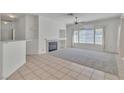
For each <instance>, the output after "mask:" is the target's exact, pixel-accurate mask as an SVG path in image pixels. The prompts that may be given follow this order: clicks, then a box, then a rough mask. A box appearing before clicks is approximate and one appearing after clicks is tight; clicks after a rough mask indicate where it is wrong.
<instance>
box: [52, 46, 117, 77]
mask: <svg viewBox="0 0 124 93" xmlns="http://www.w3.org/2000/svg"><path fill="white" fill-rule="evenodd" d="M50 55H53V56H55V57H59V58H62V59H65V60H68V61H71V62H74V63H77V64H81V65H85V66H88V67H91V68H95V69H97V70H101V71H104V72H107V73H111V74H114V75H118V70H117V64H116V58H115V56H116V54H110V53H105V52H96V51H92V50H91V51H89V50H83V49H76V48H66V49H61V50H58V51H54V52H51V53H50Z"/></svg>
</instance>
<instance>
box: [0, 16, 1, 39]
mask: <svg viewBox="0 0 124 93" xmlns="http://www.w3.org/2000/svg"><path fill="white" fill-rule="evenodd" d="M0 41H1V16H0Z"/></svg>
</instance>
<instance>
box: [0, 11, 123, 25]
mask: <svg viewBox="0 0 124 93" xmlns="http://www.w3.org/2000/svg"><path fill="white" fill-rule="evenodd" d="M26 14H29V13H26ZM68 14H69V13H30V15H40V16H44V17H48V18H50V19H53V20H56V21H59V22H64V23H65V24H70V23H74V16H75V17H78V22H88V21H94V20H100V19H106V18H112V17H119V16H121V13H72V14H73V16H71V15H68ZM9 15H14V16H15V18H10V17H9ZM23 15H25V14H24V13H11V14H10V13H3V14H1V17H2V19H3V20H10V21H12V20H14V19H17V18H19V17H21V16H23Z"/></svg>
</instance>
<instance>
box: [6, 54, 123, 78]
mask: <svg viewBox="0 0 124 93" xmlns="http://www.w3.org/2000/svg"><path fill="white" fill-rule="evenodd" d="M118 60H120V59H118ZM118 68H119V76H114V75H112V74H109V73H105V72H102V71H99V70H96V69H93V68H89V67H86V66H83V65H79V64H75V63H72V62H69V61H66V60H62V59H60V58H57V57H53V56H50V55H48V54H46V55H31V56H27V63H26V64H24V65H23V66H22V67H21V68H19V69H18V70H17V71H16V72H15V73H13V74H12V75H11V76H10V77H9V78H7V79H8V80H119V79H124V62H122V61H119V62H118Z"/></svg>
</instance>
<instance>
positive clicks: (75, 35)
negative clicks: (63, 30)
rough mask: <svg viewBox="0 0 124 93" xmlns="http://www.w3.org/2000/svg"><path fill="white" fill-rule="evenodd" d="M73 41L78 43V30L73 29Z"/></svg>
mask: <svg viewBox="0 0 124 93" xmlns="http://www.w3.org/2000/svg"><path fill="white" fill-rule="evenodd" d="M74 43H78V31H74Z"/></svg>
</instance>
